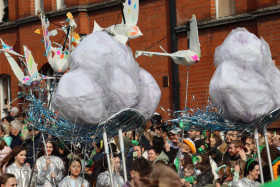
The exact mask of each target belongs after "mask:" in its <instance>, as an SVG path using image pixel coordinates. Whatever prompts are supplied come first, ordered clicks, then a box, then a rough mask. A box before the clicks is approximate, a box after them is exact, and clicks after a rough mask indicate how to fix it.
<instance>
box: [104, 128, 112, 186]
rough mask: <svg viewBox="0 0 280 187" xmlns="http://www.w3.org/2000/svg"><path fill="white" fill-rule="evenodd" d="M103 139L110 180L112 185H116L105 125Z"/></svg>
mask: <svg viewBox="0 0 280 187" xmlns="http://www.w3.org/2000/svg"><path fill="white" fill-rule="evenodd" d="M103 141H104V149H105V154H106V157H107V164H108V170H109V175H110V180H111V186H112V187H114V181H113V173H112V167H111V159H110V154H109V147H108V140H107V133H106V129H105V127H103Z"/></svg>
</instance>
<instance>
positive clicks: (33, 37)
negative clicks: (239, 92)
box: [0, 0, 280, 118]
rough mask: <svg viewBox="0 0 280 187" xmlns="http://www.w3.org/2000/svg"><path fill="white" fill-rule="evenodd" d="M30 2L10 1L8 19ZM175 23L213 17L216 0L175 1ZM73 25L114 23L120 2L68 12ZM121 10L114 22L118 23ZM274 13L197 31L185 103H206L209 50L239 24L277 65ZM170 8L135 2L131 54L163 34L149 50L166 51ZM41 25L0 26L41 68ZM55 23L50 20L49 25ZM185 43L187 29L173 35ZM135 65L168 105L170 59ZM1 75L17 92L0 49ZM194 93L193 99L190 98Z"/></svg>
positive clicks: (254, 2) (30, 9) (241, 7)
mask: <svg viewBox="0 0 280 187" xmlns="http://www.w3.org/2000/svg"><path fill="white" fill-rule="evenodd" d="M105 1H107V0H65V4H66V7H71V6H77V5H87V4H92V3H99V2H105ZM28 2H29V5H28ZM33 2H34V1H33V0H19V1H9V9H10V20H11V21H15V20H16V19H18V18H22V17H25V16H30V15H33V14H34V3H33ZM277 3H279V0H278V1H261V0H236V12H237V14H243V13H246V12H248V11H253V10H256V9H257V7H258V8H263V7H268V6H274V5H276V4H277ZM176 4H177V25H183V24H185V23H186V21H187V20H189V19H190V18H191V16H192V14H195V15H196V16H197V19H198V21H205V20H211V19H216V18H215V17H216V15H215V14H216V12H215V11H216V10H215V0H210V1H209V0H193V1H186V0H177V1H176ZM45 10H48V11H55V10H56V1H55V0H52V1H45ZM73 15H74V18H75V20H76V23H77V24H78V28H77V29H76V30H75V31H76V32H78V33H79V34H81V33H82V34H84V33H87V34H88V33H91V32H92V29H93V23H94V20H96V21H97V23H98V24H99V25H100V26H102V27H108V26H111V25H113V24H115V23H116V21H117V17H118V16H119V15H120V9H119V7H110V8H105V9H101V10H94V11H92V12H89V13H86V12H80V13H75V14H73ZM121 17H122V16H121V15H120V17H119V20H118V23H120V22H121ZM65 19H66V16H61V17H57V18H50V20H51V21H53V22H55V23H58V24H60V23H59V22H61V21H64V20H65ZM279 20H280V17H279V15H275V16H267V17H262V18H260V19H258V20H257V21H249V22H248V21H247V22H240V23H238V24H231V25H230V24H227V25H223V26H217V27H213V28H209V29H201V30H199V36H200V43H201V49H202V57H201V61H200V62H199V63H198V64H195V65H193V66H191V67H190V74H189V87H188V106H197V105H205V104H206V102H207V99H208V97H209V94H208V89H209V88H208V85H209V81H210V79H211V77H212V75H213V72H214V71H215V67H214V66H213V55H214V52H215V48H216V47H217V46H218V45H220V44H221V43H222V42H223V40H224V39H225V38H226V36H227V35H228V33H229V32H230V31H231V30H232V29H234V28H236V27H238V26H240V27H246V28H247V29H248V30H249V31H251V32H254V33H255V34H257V35H258V36H263V37H264V39H265V40H267V42H268V43H269V45H270V46H271V51H272V56H273V59H275V60H276V63H277V65H278V67H279V66H280V64H279V62H280V59H279V54H280V53H279V52H280V47H279V46H280V45H279V44H280V29H279V28H278V26H277V25H279V22H280V21H279ZM169 25H170V23H169V7H168V0H154V1H150V0H142V1H140V15H139V21H138V26H139V28H140V30H141V31H142V33H143V34H144V35H143V36H142V37H140V38H138V39H135V40H131V41H129V45H130V47H131V49H132V51H133V53H135V51H136V50H145V49H147V48H148V47H150V46H151V45H153V44H155V43H156V42H158V41H159V40H161V39H163V38H165V37H166V38H165V39H163V40H162V41H161V42H160V43H159V44H156V45H154V46H153V47H151V48H150V49H149V51H158V52H160V51H161V50H160V48H159V47H158V46H159V45H161V46H162V47H163V48H165V49H166V50H167V51H170V28H169ZM38 28H41V25H40V22H39V21H36V22H32V23H28V24H23V25H20V27H19V28H16V29H11V30H2V31H1V30H0V37H1V38H2V39H3V40H4V41H5V42H6V43H7V44H9V45H13V46H15V47H14V49H15V51H18V52H20V53H23V48H22V46H23V45H26V46H27V47H28V48H29V49H30V50H31V51H32V54H33V56H34V59H35V61H36V62H37V63H38V64H39V65H38V66H39V67H38V68H41V67H42V66H43V65H44V64H46V63H47V58H46V57H45V56H43V53H44V46H43V43H42V42H41V40H42V36H41V35H38V34H35V33H34V31H35V30H36V29H38ZM54 28H57V26H54V25H53V24H50V30H52V29H54ZM62 36H63V34H62V33H60V34H58V35H57V36H55V37H54V38H51V39H52V40H53V41H59V40H61V38H62ZM187 48H188V44H187V33H180V34H178V49H179V50H184V49H187ZM137 61H138V62H139V64H140V66H141V67H143V68H144V69H146V70H148V71H149V72H150V73H151V74H152V75H153V76H154V78H155V79H156V81H157V83H158V84H159V86H160V87H161V91H162V98H161V101H160V104H159V106H161V107H162V108H164V109H165V110H167V109H173V100H172V73H171V60H170V59H169V58H167V57H157V56H154V57H152V58H150V57H145V56H141V57H139V58H138V59H137ZM0 74H10V75H12V76H11V77H12V98H15V97H16V94H17V90H18V86H17V80H16V78H15V76H14V75H13V73H12V71H11V69H10V66H9V65H8V62H7V61H6V59H5V56H4V55H3V54H0ZM163 76H169V87H166V88H163V86H162V85H163V82H162V77H163ZM179 76H180V85H181V86H180V100H181V108H183V107H184V101H185V94H186V67H184V66H179ZM193 96H194V97H195V100H194V99H193ZM158 112H160V113H161V114H163V116H164V118H169V116H168V115H167V113H164V112H163V111H162V110H161V109H160V108H158Z"/></svg>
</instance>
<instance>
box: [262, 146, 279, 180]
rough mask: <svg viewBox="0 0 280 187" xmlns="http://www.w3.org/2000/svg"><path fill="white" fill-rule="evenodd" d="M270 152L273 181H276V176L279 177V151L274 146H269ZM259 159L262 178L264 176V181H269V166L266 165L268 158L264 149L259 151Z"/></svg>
mask: <svg viewBox="0 0 280 187" xmlns="http://www.w3.org/2000/svg"><path fill="white" fill-rule="evenodd" d="M269 150H270V157H271V161H272V169H273V176H274V179H277V178H278V176H279V175H280V151H279V150H278V149H277V147H276V146H275V145H270V146H269ZM261 158H262V160H263V162H262V163H263V176H264V181H265V182H267V181H270V180H271V177H270V170H269V165H268V157H267V150H266V148H263V149H262V151H261Z"/></svg>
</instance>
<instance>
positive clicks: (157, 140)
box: [151, 136, 169, 164]
mask: <svg viewBox="0 0 280 187" xmlns="http://www.w3.org/2000/svg"><path fill="white" fill-rule="evenodd" d="M164 144H165V143H164V140H163V138H162V137H157V136H154V137H153V140H152V144H151V146H153V147H154V148H155V149H156V153H158V154H159V155H158V157H157V161H159V160H162V161H164V162H165V163H166V164H168V162H169V157H168V156H167V155H166V153H165V151H164ZM157 161H156V162H157Z"/></svg>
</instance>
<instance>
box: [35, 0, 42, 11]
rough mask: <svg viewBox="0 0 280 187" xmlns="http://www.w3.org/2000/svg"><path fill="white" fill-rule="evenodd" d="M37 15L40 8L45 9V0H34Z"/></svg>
mask: <svg viewBox="0 0 280 187" xmlns="http://www.w3.org/2000/svg"><path fill="white" fill-rule="evenodd" d="M34 6H35V15H37V11H38V10H42V11H44V0H34Z"/></svg>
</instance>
